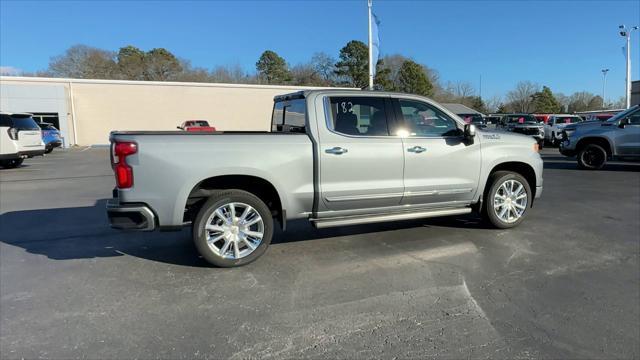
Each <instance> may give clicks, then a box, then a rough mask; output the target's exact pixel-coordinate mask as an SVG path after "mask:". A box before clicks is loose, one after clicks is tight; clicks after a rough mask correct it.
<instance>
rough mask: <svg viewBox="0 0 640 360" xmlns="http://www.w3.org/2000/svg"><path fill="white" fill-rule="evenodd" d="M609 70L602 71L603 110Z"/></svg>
mask: <svg viewBox="0 0 640 360" xmlns="http://www.w3.org/2000/svg"><path fill="white" fill-rule="evenodd" d="M608 72H609V69H602V109H603V110H604V107H605V105H604V104H605V100H604V99H605V95H606V87H607V73H608Z"/></svg>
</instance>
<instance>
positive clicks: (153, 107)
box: [0, 76, 317, 146]
mask: <svg viewBox="0 0 640 360" xmlns="http://www.w3.org/2000/svg"><path fill="white" fill-rule="evenodd" d="M303 89H317V88H314V87H300V86H275V85H245V84H212V83H181V82H151V81H120V80H86V79H59V78H36V77H11V76H2V77H0V110H2V111H9V112H29V113H33V114H34V116H35V117H36V119H37V120H42V121H44V122H51V123H54V125H56V127H57V128H58V129H60V131H61V132H62V135H63V136H64V139H65V145H66V146H69V145H96V144H107V143H108V142H109V133H110V132H111V131H112V130H175V129H176V126H178V125H180V123H182V122H183V121H185V120H207V121H209V123H210V124H211V125H212V126H215V127H216V129H218V130H222V131H225V130H226V131H231V130H261V131H268V130H269V129H270V128H271V108H272V105H273V97H274V96H276V95H281V94H286V93H289V92H293V91H298V90H303Z"/></svg>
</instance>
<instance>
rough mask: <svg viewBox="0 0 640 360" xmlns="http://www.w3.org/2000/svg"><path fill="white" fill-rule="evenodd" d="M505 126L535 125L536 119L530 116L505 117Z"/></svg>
mask: <svg viewBox="0 0 640 360" xmlns="http://www.w3.org/2000/svg"><path fill="white" fill-rule="evenodd" d="M505 122H506V123H507V124H537V123H538V122H537V121H536V118H535V117H533V116H532V115H507V116H506V117H505Z"/></svg>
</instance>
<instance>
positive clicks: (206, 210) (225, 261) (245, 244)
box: [192, 190, 273, 267]
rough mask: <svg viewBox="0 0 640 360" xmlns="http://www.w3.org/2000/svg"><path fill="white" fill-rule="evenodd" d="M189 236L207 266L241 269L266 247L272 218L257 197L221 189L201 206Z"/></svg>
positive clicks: (270, 231) (269, 211)
mask: <svg viewBox="0 0 640 360" xmlns="http://www.w3.org/2000/svg"><path fill="white" fill-rule="evenodd" d="M192 233H193V241H194V243H195V245H196V248H197V249H198V252H199V253H200V255H202V257H203V258H204V259H205V260H207V261H208V262H209V263H211V264H213V265H215V266H219V267H236V266H242V265H246V264H249V263H250V262H252V261H254V260H256V259H257V258H259V257H260V256H262V255H263V254H264V252H265V251H266V250H267V247H269V244H270V243H271V239H272V238H273V216H272V214H271V210H269V207H267V205H266V204H265V203H264V202H263V201H262V200H260V198H258V197H257V196H255V195H253V194H251V193H249V192H246V191H243V190H221V191H220V192H218V193H216V194H214V195H212V196H211V197H210V198H209V200H207V202H205V203H204V205H203V206H202V208H201V209H200V211H199V212H198V215H197V216H196V219H195V221H194V222H193V231H192Z"/></svg>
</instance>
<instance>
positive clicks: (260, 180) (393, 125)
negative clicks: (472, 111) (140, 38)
mask: <svg viewBox="0 0 640 360" xmlns="http://www.w3.org/2000/svg"><path fill="white" fill-rule="evenodd" d="M272 114H273V115H272V129H271V131H270V132H217V133H185V132H177V131H160V132H144V131H140V132H138V131H127V132H118V131H115V132H112V133H111V162H112V166H113V169H114V172H115V174H116V183H117V187H116V189H115V190H114V198H113V199H111V200H110V201H109V202H108V204H107V213H108V216H109V219H110V223H111V226H112V227H114V228H119V229H135V230H154V229H160V230H172V229H180V228H182V227H183V226H186V225H191V226H192V227H193V240H194V242H195V244H196V247H197V248H198V250H199V251H200V253H201V254H202V256H203V257H204V258H205V259H206V260H207V261H209V262H210V263H212V264H214V265H217V266H222V267H231V266H239V265H244V264H247V263H249V262H251V261H253V260H255V259H256V258H258V257H260V256H261V255H262V254H263V253H264V252H265V251H266V249H267V247H268V246H269V243H270V242H271V239H272V236H273V231H274V223H275V222H276V221H277V222H278V223H279V225H280V226H281V227H282V229H283V230H284V229H286V223H287V221H288V220H292V219H307V220H309V221H310V222H311V223H312V224H313V225H314V226H315V227H317V228H325V227H331V226H346V225H355V224H365V223H373V222H382V221H398V220H405V219H416V218H427V217H436V216H450V215H462V214H467V213H470V212H472V211H476V212H479V213H481V214H482V215H483V216H484V217H485V218H486V219H487V221H488V222H490V223H491V224H493V225H494V226H496V227H498V228H510V227H513V226H516V225H518V224H519V223H520V222H521V221H522V220H523V218H524V217H525V215H526V213H527V209H529V208H530V207H531V205H532V203H533V200H534V198H538V197H539V196H540V194H541V193H542V160H541V158H540V155H539V154H538V147H537V144H536V142H535V141H534V139H533V138H531V137H529V136H524V135H519V134H509V133H500V132H486V131H480V130H476V129H475V127H474V126H473V125H472V124H464V122H463V121H462V119H460V118H459V117H457V116H456V115H454V114H453V113H451V112H449V111H448V110H446V109H445V108H444V107H442V106H440V105H439V104H437V103H435V102H433V101H431V100H429V99H426V98H423V97H420V96H414V95H408V94H398V93H385V92H369V91H360V90H314V91H304V92H297V93H292V94H288V95H283V96H278V97H276V98H275V102H274V107H273V113H272Z"/></svg>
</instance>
